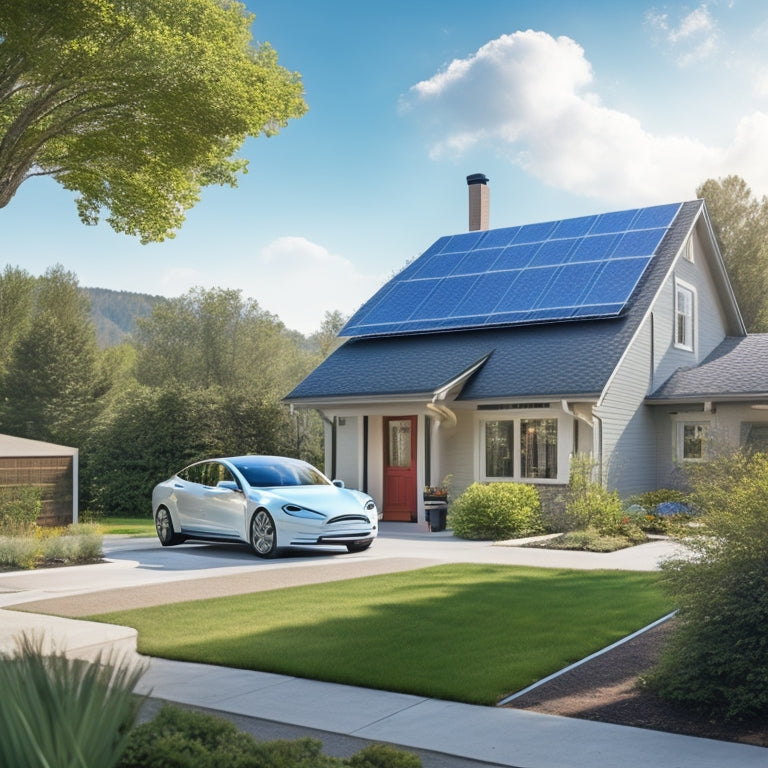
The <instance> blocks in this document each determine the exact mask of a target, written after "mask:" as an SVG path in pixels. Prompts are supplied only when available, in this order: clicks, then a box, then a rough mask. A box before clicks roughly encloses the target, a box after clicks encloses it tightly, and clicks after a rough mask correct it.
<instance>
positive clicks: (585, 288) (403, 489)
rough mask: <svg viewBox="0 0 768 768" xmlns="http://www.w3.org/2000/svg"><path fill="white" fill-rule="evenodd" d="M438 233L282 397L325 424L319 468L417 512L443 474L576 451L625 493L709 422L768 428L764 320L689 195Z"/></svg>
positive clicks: (478, 195) (506, 468)
mask: <svg viewBox="0 0 768 768" xmlns="http://www.w3.org/2000/svg"><path fill="white" fill-rule="evenodd" d="M467 181H468V184H469V202H470V206H469V207H470V231H468V232H463V233H460V234H456V235H449V236H445V237H441V238H440V239H438V240H437V241H436V242H435V243H433V244H432V245H431V246H430V247H429V248H428V249H427V250H426V251H425V252H424V253H423V254H422V255H421V256H420V257H419V258H418V259H416V260H415V261H413V262H412V263H410V264H409V265H408V266H407V267H406V268H405V269H403V270H402V271H401V272H400V273H399V274H398V275H396V276H395V277H394V278H392V279H391V280H390V281H389V282H388V283H387V284H386V285H384V286H383V287H382V288H381V289H380V290H379V291H378V292H377V293H376V294H375V295H374V296H373V297H372V298H371V299H370V300H368V301H367V302H366V303H365V304H364V305H363V306H362V307H361V308H360V309H359V310H358V311H357V312H356V313H355V314H354V315H353V316H352V317H351V318H350V320H349V321H348V322H347V324H346V325H345V327H344V328H343V329H342V331H341V333H340V335H341V336H344V337H347V340H346V341H345V343H344V344H343V345H342V346H341V347H339V348H338V349H337V350H336V351H335V352H334V353H333V354H332V355H331V356H330V357H328V358H327V359H326V360H325V361H324V362H323V363H321V364H320V365H319V366H318V367H317V368H316V369H315V370H314V371H313V372H312V373H311V374H310V375H309V376H308V377H307V378H306V379H305V380H304V381H302V382H301V383H300V384H299V385H298V386H297V387H296V388H295V389H294V390H293V391H292V392H291V393H290V394H289V395H288V396H287V398H286V402H288V403H290V404H291V405H292V406H293V407H295V408H314V409H317V410H318V411H319V412H320V413H321V414H322V416H323V418H324V420H325V423H326V472H327V473H328V474H330V475H332V476H333V477H334V478H339V479H342V480H344V482H345V483H346V484H347V485H348V486H351V487H356V488H362V489H363V490H365V491H367V492H368V493H370V494H371V495H372V496H373V497H374V498H375V499H376V501H377V503H378V505H379V508H380V509H382V510H383V513H384V520H393V521H394V520H397V521H410V522H418V523H424V521H425V508H424V500H423V494H422V490H423V488H424V486H430V485H440V484H441V482H442V479H443V478H444V477H445V476H447V475H451V476H452V487H453V491H452V494H453V495H455V494H457V493H460V492H461V491H462V490H463V489H464V488H466V487H467V486H468V485H470V484H471V483H472V482H475V481H479V482H492V481H517V482H527V483H535V484H536V485H537V486H539V488H540V490H542V491H543V492H544V494H546V492H547V488H548V487H551V488H554V489H556V488H558V487H562V486H564V485H565V484H566V483H567V482H568V475H569V460H570V457H571V456H572V455H573V454H574V453H576V452H585V453H589V454H591V455H592V456H593V457H594V459H595V461H596V463H597V465H598V466H599V468H600V470H601V479H602V481H603V482H604V483H605V484H606V485H607V486H608V487H609V488H611V489H617V490H618V491H619V493H620V494H621V495H623V496H627V495H630V494H634V493H639V492H643V491H647V490H652V489H655V488H659V487H669V486H672V485H674V483H675V482H676V477H675V473H676V467H678V466H679V465H680V463H683V462H687V461H701V460H704V459H705V458H706V455H707V446H708V445H710V444H711V442H712V441H714V440H722V441H726V442H729V443H731V444H738V443H748V444H751V445H755V446H760V445H766V446H768V334H760V335H747V333H746V331H745V328H744V324H743V322H742V319H741V315H740V313H739V309H738V306H737V305H736V301H735V299H734V295H733V291H732V289H731V285H730V283H729V280H728V277H727V275H726V272H725V268H724V264H723V260H722V257H721V255H720V253H719V250H718V246H717V243H716V240H715V237H714V235H713V231H712V226H711V224H710V221H709V218H708V215H707V210H706V206H705V204H704V202H703V201H702V200H692V201H688V202H683V203H673V204H669V205H656V206H651V207H646V208H637V209H632V210H625V211H616V212H610V213H602V214H596V215H594V216H583V217H579V218H574V219H565V220H561V221H550V222H544V223H538V224H529V225H524V226H513V227H506V228H503V229H487V220H488V212H487V204H488V189H487V179H486V178H485V176H483V175H482V174H474V175H473V176H470V177H468V179H467Z"/></svg>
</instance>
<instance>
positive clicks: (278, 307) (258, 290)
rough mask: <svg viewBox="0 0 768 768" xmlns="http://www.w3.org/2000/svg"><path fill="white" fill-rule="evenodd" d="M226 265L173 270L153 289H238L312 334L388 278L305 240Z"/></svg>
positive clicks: (276, 243) (166, 292)
mask: <svg viewBox="0 0 768 768" xmlns="http://www.w3.org/2000/svg"><path fill="white" fill-rule="evenodd" d="M234 261H237V265H236V266H234V264H233V262H234ZM226 262H227V264H228V265H229V267H230V268H229V269H226V270H222V269H220V268H219V265H215V268H214V269H212V270H209V269H207V266H208V265H210V260H209V259H206V260H205V262H204V263H205V265H206V266H205V267H203V268H198V269H195V268H193V267H169V268H167V269H165V270H164V272H163V274H162V275H161V277H160V279H159V282H158V284H157V287H156V288H155V289H153V290H154V292H157V293H160V294H161V295H163V296H169V297H176V296H181V295H182V294H184V293H186V292H187V291H189V290H191V289H192V288H204V289H212V288H233V289H235V290H239V291H240V292H241V294H242V296H243V298H244V299H254V300H255V301H256V302H258V304H259V306H260V307H261V308H262V309H264V310H266V311H268V312H271V313H272V314H274V315H277V317H279V318H280V320H282V322H283V323H284V324H285V325H286V326H287V327H288V328H290V329H291V330H296V331H300V332H301V333H303V334H305V335H309V334H311V333H314V332H315V331H318V330H319V329H320V324H321V323H322V322H323V316H324V315H325V313H326V311H329V312H333V311H334V310H339V311H340V312H341V313H342V314H345V315H350V314H352V312H354V311H355V310H356V309H357V308H358V307H359V306H360V305H361V304H362V303H363V302H364V301H365V300H366V299H368V298H369V297H370V296H372V295H373V294H374V293H375V292H376V291H377V290H378V289H379V288H380V287H381V286H382V284H383V283H384V282H385V280H386V277H387V276H386V275H384V274H376V275H366V274H363V273H361V272H360V271H358V269H357V267H356V266H355V265H354V264H353V263H352V262H351V261H349V260H348V259H345V258H343V257H342V256H338V255H337V254H334V253H331V252H330V251H329V250H328V249H327V248H324V247H323V246H322V245H318V244H317V243H313V242H312V241H310V240H307V239H306V238H304V237H291V236H287V237H279V238H277V239H276V240H273V241H272V242H271V243H269V244H268V245H266V246H265V247H264V248H262V249H261V250H260V251H259V252H258V253H256V254H255V255H248V256H239V255H238V256H235V255H234V254H228V255H227V256H226ZM135 290H142V289H141V288H138V287H137V288H136V289H135Z"/></svg>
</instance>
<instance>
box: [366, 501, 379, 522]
mask: <svg viewBox="0 0 768 768" xmlns="http://www.w3.org/2000/svg"><path fill="white" fill-rule="evenodd" d="M365 511H366V512H367V513H368V514H369V515H370V517H371V519H372V520H376V519H377V518H378V519H381V515H380V514H377V512H376V502H375V501H374V500H373V499H368V501H366V502H365Z"/></svg>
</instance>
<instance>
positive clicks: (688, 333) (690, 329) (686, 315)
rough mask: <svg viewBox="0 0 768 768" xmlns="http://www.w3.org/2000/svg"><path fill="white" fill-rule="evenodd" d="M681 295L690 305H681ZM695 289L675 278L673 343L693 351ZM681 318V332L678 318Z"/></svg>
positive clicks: (694, 340)
mask: <svg viewBox="0 0 768 768" xmlns="http://www.w3.org/2000/svg"><path fill="white" fill-rule="evenodd" d="M681 295H684V296H687V297H688V299H689V302H690V307H688V308H686V307H681V301H680V297H681ZM696 304H697V302H696V289H695V288H694V287H693V286H692V285H690V284H688V283H685V282H683V281H682V280H675V312H674V331H673V332H674V344H675V347H677V349H684V350H686V351H687V352H693V351H694V349H695V345H696V335H697V334H696ZM681 318H682V319H683V326H682V330H683V334H682V338H681V334H680V330H681V328H680V320H681Z"/></svg>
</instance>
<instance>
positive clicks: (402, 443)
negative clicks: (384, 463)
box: [388, 419, 411, 467]
mask: <svg viewBox="0 0 768 768" xmlns="http://www.w3.org/2000/svg"><path fill="white" fill-rule="evenodd" d="M388 461H389V466H390V467H410V466H411V421H410V419H402V420H400V419H391V420H390V421H389V456H388Z"/></svg>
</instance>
